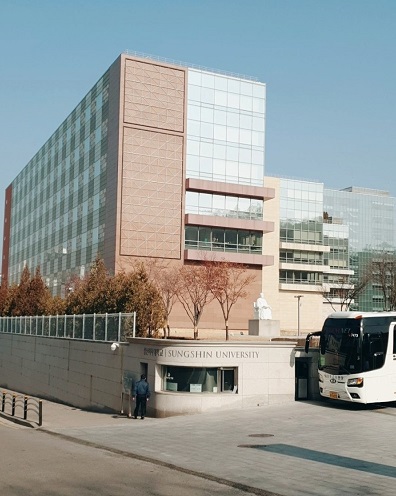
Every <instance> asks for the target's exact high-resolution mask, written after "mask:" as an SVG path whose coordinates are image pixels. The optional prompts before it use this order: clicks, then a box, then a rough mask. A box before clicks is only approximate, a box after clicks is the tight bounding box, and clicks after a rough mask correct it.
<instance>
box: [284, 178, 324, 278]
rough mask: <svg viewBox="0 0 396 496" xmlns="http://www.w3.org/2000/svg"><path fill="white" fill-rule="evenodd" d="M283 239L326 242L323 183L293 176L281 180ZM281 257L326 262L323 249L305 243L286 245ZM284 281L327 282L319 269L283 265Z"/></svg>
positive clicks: (290, 261)
mask: <svg viewBox="0 0 396 496" xmlns="http://www.w3.org/2000/svg"><path fill="white" fill-rule="evenodd" d="M280 241H281V242H285V243H290V244H296V245H313V246H318V247H320V246H323V241H324V240H323V184H321V183H313V182H307V181H298V180H292V179H281V180H280ZM280 261H281V262H286V263H293V264H295V263H299V264H306V265H312V266H316V267H318V266H322V265H323V253H322V251H319V250H318V251H315V250H304V249H303V248H302V246H296V249H294V248H287V249H286V248H282V249H281V251H280ZM279 279H280V282H282V283H287V284H312V285H320V284H322V283H323V274H322V273H321V272H318V271H307V270H286V269H281V270H280V274H279Z"/></svg>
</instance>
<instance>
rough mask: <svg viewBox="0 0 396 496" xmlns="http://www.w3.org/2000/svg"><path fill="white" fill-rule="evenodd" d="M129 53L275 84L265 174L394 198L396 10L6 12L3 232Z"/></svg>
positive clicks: (94, 7) (168, 7)
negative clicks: (11, 197)
mask: <svg viewBox="0 0 396 496" xmlns="http://www.w3.org/2000/svg"><path fill="white" fill-rule="evenodd" d="M126 49H130V50H136V51H140V52H144V53H148V54H152V55H158V56H161V57H167V58H170V59H174V60H180V61H183V62H187V63H192V64H197V65H203V66H206V67H208V68H213V69H222V70H226V71H231V72H236V73H240V74H246V75H251V76H256V77H257V78H258V79H259V80H261V81H263V82H266V83H267V130H266V131H267V133H266V174H269V175H278V176H287V177H295V178H302V179H314V180H319V181H322V182H324V183H325V185H326V186H327V187H331V188H343V187H347V186H350V185H355V186H364V187H369V188H379V189H386V190H388V191H390V192H391V194H392V195H393V196H396V184H395V182H394V181H393V179H394V177H395V166H396V139H395V138H396V63H395V62H396V1H395V0H370V1H368V0H244V1H241V0H162V1H161V0H157V1H153V0H78V1H77V0H34V1H32V0H2V2H1V9H0V61H1V66H0V157H1V159H0V191H1V194H2V197H1V200H0V219H1V221H0V223H1V227H0V229H2V219H3V204H4V190H5V188H6V187H7V186H8V185H9V183H10V182H11V181H12V180H13V179H14V177H15V176H16V175H17V174H18V173H19V172H20V171H21V170H22V169H23V167H24V166H25V165H26V163H27V162H28V161H29V160H30V158H31V157H32V156H33V155H34V154H35V153H36V151H37V150H38V149H39V148H40V146H41V145H42V144H43V143H44V142H45V141H46V139H47V138H49V136H50V135H51V134H52V132H53V131H55V129H56V128H57V126H58V125H59V124H60V123H61V122H62V121H63V120H64V118H65V117H66V116H67V115H68V114H69V113H70V111H71V110H72V109H73V108H74V107H75V106H76V105H77V104H78V102H79V101H80V100H81V99H82V97H83V96H84V95H85V94H86V93H87V91H88V90H89V89H90V88H91V86H93V84H94V83H95V82H96V80H97V79H98V78H99V77H100V76H101V75H102V74H103V73H104V72H105V70H106V69H107V68H108V67H109V66H110V64H111V63H112V62H113V61H114V60H115V59H116V58H117V56H118V55H119V54H120V53H121V52H123V51H124V50H126ZM0 250H1V246H0Z"/></svg>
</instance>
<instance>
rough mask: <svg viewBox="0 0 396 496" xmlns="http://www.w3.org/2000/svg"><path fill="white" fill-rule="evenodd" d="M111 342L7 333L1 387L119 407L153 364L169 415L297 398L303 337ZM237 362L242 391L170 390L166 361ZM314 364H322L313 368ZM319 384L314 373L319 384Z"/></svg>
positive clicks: (1, 344) (1, 351)
mask: <svg viewBox="0 0 396 496" xmlns="http://www.w3.org/2000/svg"><path fill="white" fill-rule="evenodd" d="M110 345H111V343H98V342H85V341H79V340H68V339H56V338H46V337H36V336H26V335H20V334H8V333H0V386H2V387H6V388H8V389H12V390H16V391H19V392H21V393H25V394H29V395H34V396H39V397H42V398H47V399H54V400H57V401H60V402H64V403H68V404H71V405H73V406H76V407H79V408H84V409H97V410H101V409H103V410H106V409H107V410H113V411H119V410H120V407H121V392H122V391H123V389H124V390H128V391H129V388H130V386H131V383H132V382H133V381H135V380H137V379H138V378H139V377H140V374H141V373H142V372H143V371H146V370H147V375H148V381H149V383H150V386H151V389H152V391H153V395H152V398H151V401H150V402H149V405H148V407H149V408H148V414H149V415H152V416H158V417H164V416H169V415H178V414H188V413H196V412H203V411H209V410H216V409H230V408H246V407H252V406H262V405H268V404H273V403H285V402H292V401H294V394H295V370H294V364H295V357H296V353H297V354H298V356H300V355H301V354H302V353H303V352H302V351H297V352H296V349H295V343H262V342H261V343H252V342H248V343H244V342H230V343H215V342H199V341H198V342H191V341H188V342H186V341H173V340H172V341H166V340H155V339H133V340H131V342H130V343H129V344H128V343H125V344H121V345H120V347H119V348H117V350H116V351H115V352H113V351H112V350H111V349H110ZM164 365H171V366H189V367H236V368H237V369H238V377H237V385H238V390H237V393H232V392H225V393H217V394H216V393H214V394H212V393H209V394H208V393H181V392H179V393H178V392H171V391H162V367H163V366H164ZM312 370H314V369H312ZM315 381H316V382H317V380H316V379H314V382H315Z"/></svg>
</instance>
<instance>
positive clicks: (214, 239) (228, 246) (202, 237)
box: [185, 226, 263, 254]
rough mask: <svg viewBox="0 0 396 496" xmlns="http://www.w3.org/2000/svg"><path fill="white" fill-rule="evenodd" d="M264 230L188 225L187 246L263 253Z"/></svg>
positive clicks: (190, 247)
mask: <svg viewBox="0 0 396 496" xmlns="http://www.w3.org/2000/svg"><path fill="white" fill-rule="evenodd" d="M262 241H263V233H262V231H242V230H237V229H219V228H211V227H203V226H186V228H185V248H186V249H190V250H191V249H194V250H208V251H223V252H226V251H227V252H228V251H230V252H236V253H255V254H261V253H262Z"/></svg>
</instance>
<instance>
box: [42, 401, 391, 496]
mask: <svg viewBox="0 0 396 496" xmlns="http://www.w3.org/2000/svg"><path fill="white" fill-rule="evenodd" d="M395 423H396V406H395V404H392V405H390V406H388V407H383V406H382V407H381V406H376V407H370V408H367V407H362V406H358V405H344V404H337V403H331V402H330V403H329V402H325V403H322V402H306V401H304V402H293V403H288V404H283V405H273V406H265V407H257V408H249V409H245V410H232V411H216V412H211V413H203V414H195V415H188V416H177V417H169V418H165V419H156V418H148V417H146V418H145V419H144V420H141V419H137V420H135V419H129V418H127V417H126V416H121V415H117V414H105V413H95V412H89V411H83V410H80V409H78V408H73V407H70V406H66V405H62V404H58V403H53V402H49V401H46V400H43V426H42V427H40V428H38V430H40V431H43V432H45V433H49V434H51V435H56V436H61V437H62V438H66V439H69V440H71V441H73V442H80V443H83V444H88V445H91V446H93V447H97V448H100V449H105V450H109V451H111V452H114V453H119V454H121V455H125V456H129V457H130V458H131V459H132V460H131V462H132V463H133V458H135V459H136V458H138V459H143V460H146V461H152V462H153V463H155V464H160V465H164V466H168V467H170V468H174V469H176V470H181V471H183V472H187V473H191V474H195V475H198V476H200V477H203V478H206V479H211V480H215V481H218V482H220V483H223V484H225V485H229V486H233V487H240V488H241V489H243V490H245V491H247V492H248V493H249V492H250V493H253V494H258V495H262V496H264V495H266V496H270V495H271V494H277V495H283V496H299V495H304V496H306V495H315V496H316V495H321V496H327V495H337V496H340V495H348V496H349V495H351V496H352V495H381V496H388V495H389V496H390V495H392V496H393V495H394V494H395V483H396V450H395V445H396V429H395Z"/></svg>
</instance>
